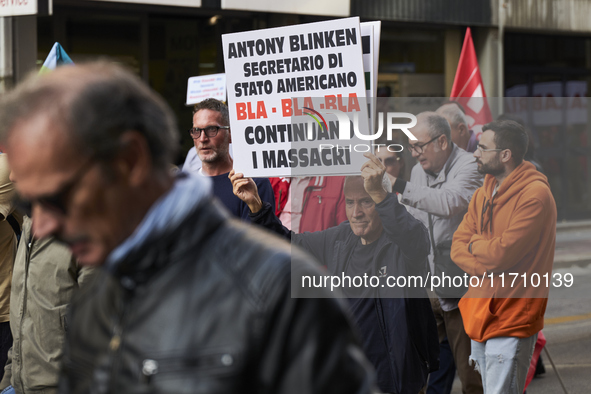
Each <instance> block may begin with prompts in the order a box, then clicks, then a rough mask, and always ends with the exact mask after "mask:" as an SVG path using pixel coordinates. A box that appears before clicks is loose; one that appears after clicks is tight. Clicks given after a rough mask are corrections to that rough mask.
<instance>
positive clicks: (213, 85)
mask: <svg viewBox="0 0 591 394" xmlns="http://www.w3.org/2000/svg"><path fill="white" fill-rule="evenodd" d="M207 98H214V99H218V100H220V101H226V74H211V75H201V76H199V77H191V78H189V81H188V83H187V102H186V104H187V105H192V104H197V103H198V102H200V101H203V100H205V99H207Z"/></svg>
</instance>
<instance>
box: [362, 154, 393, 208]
mask: <svg viewBox="0 0 591 394" xmlns="http://www.w3.org/2000/svg"><path fill="white" fill-rule="evenodd" d="M363 155H364V156H365V157H367V158H368V159H369V160H368V161H366V162H365V163H364V164H363V165H362V166H361V177H362V178H363V187H364V188H365V191H366V192H367V193H368V194H369V196H370V197H371V199H372V200H373V201H374V202H375V203H376V204H379V203H381V202H382V201H384V199H385V198H386V197H387V196H388V192H387V191H386V190H385V189H384V186H383V184H382V182H383V179H384V174H385V172H386V167H385V166H384V164H383V163H382V162H381V161H380V159H378V158H377V157H376V156H375V155H373V154H371V153H369V152H367V153H364V154H363Z"/></svg>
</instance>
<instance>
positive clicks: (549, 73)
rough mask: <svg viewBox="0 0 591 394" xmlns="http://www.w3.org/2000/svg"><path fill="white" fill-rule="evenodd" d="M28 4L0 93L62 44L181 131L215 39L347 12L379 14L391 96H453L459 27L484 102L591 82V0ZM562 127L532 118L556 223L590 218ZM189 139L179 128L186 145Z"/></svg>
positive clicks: (582, 162)
mask: <svg viewBox="0 0 591 394" xmlns="http://www.w3.org/2000/svg"><path fill="white" fill-rule="evenodd" d="M25 3H26V4H29V5H30V4H32V3H34V1H33V0H26V1H25V0H23V1H12V0H7V1H6V2H0V15H4V17H0V92H1V91H3V90H7V89H10V87H11V86H13V85H14V84H16V83H18V81H19V80H21V79H22V78H24V76H25V75H26V73H27V72H30V71H32V70H35V69H36V68H38V67H40V65H41V64H42V62H43V60H44V59H45V57H46V56H47V54H48V52H49V50H50V49H51V47H52V45H53V43H54V42H56V41H57V42H59V43H60V44H61V45H62V46H63V47H64V49H65V50H66V52H67V53H68V54H69V55H70V57H71V58H72V60H73V61H74V62H83V61H87V60H93V59H97V58H107V59H110V60H114V61H116V62H120V63H122V64H125V65H126V66H128V67H130V68H131V69H133V70H135V72H136V73H137V74H138V75H139V76H141V78H142V79H144V80H145V81H147V82H148V83H149V84H150V85H151V86H152V87H153V88H154V89H155V90H157V91H158V92H159V93H160V94H162V95H163V97H164V98H165V99H166V100H167V101H168V103H169V104H170V105H171V107H172V108H173V110H174V111H175V113H176V115H177V117H178V120H179V128H180V129H181V130H185V129H188V128H189V127H190V126H191V124H190V122H191V109H190V108H189V107H187V106H186V105H185V97H186V89H187V79H188V78H189V77H192V76H197V75H206V74H213V73H218V72H224V65H223V54H222V47H221V35H222V34H224V33H230V32H240V31H246V30H253V29H260V28H267V27H277V26H284V25H292V24H299V23H307V22H315V21H321V20H326V19H332V18H339V17H347V16H359V17H360V18H361V20H363V21H366V20H367V21H369V20H381V21H382V31H381V44H380V45H381V48H380V65H379V79H378V81H379V82H378V85H379V86H388V87H389V88H390V92H391V94H392V96H395V97H416V96H420V97H425V96H427V97H428V96H431V97H445V96H447V95H449V93H450V91H451V86H452V84H453V79H454V76H455V71H456V68H457V63H458V59H459V55H460V51H461V47H462V42H463V38H464V34H465V30H466V27H471V29H472V34H473V37H474V43H475V47H476V51H477V54H478V59H479V63H480V69H481V73H482V77H483V80H484V87H485V90H486V94H487V96H488V97H504V96H507V97H513V96H520V97H523V96H527V97H548V96H552V97H581V98H582V99H583V100H584V98H585V97H588V95H589V89H588V86H589V83H590V82H591V22H590V21H589V19H588V17H587V16H588V15H590V14H591V2H588V1H571V0H537V1H535V2H526V1H517V0H505V1H503V0H449V1H445V2H443V1H439V0H397V1H391V0H350V1H342V0H323V1H320V2H318V1H316V2H313V1H302V2H297V3H293V2H289V3H290V4H287V3H288V2H270V1H265V0H249V1H244V0H242V1H241V0H53V1H51V0H37V2H36V4H37V9H36V10H35V11H34V12H32V11H30V10H25V11H19V10H15V8H16V6H14V5H13V6H12V9H8V8H7V7H10V4H17V5H18V4H25ZM291 3H293V4H291ZM2 4H4V5H6V4H8V6H6V7H4V6H3V5H2ZM3 8H4V9H3ZM19 12H20V13H21V14H22V15H21V14H19ZM11 15H12V16H11ZM565 102H566V101H565ZM582 103H583V105H584V106H586V105H587V104H586V100H584V101H583V102H582ZM510 108H512V107H511V105H508V106H507V107H506V109H510ZM497 115H498V114H497ZM534 123H535V122H534ZM564 123H565V122H556V123H555V124H553V123H552V122H550V123H549V124H542V125H539V124H533V123H532V124H530V128H531V131H532V135H533V139H534V142H535V148H536V156H537V159H538V161H539V162H540V164H541V165H542V167H543V168H544V171H545V173H546V175H547V176H548V178H549V180H550V183H551V185H552V190H553V192H554V196H555V198H556V201H557V204H558V207H559V219H561V220H573V219H591V195H590V194H591V148H590V147H589V136H590V130H589V126H588V125H587V123H586V119H585V122H579V123H577V124H569V125H566V124H564ZM190 145H191V140H190V139H189V136H188V135H186V133H183V148H184V152H186V150H187V149H188V148H189V147H190ZM179 161H181V158H180V157H179Z"/></svg>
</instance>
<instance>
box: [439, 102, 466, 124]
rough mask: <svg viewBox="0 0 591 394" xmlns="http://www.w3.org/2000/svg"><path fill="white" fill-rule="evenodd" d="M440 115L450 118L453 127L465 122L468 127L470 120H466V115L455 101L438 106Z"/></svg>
mask: <svg viewBox="0 0 591 394" xmlns="http://www.w3.org/2000/svg"><path fill="white" fill-rule="evenodd" d="M436 112H437V113H438V114H439V115H443V116H444V117H446V118H447V119H448V120H449V123H450V124H451V127H452V128H456V127H458V126H459V125H461V124H463V125H464V126H466V128H468V121H467V120H466V115H465V114H464V112H462V110H461V109H460V108H459V107H458V106H457V105H456V104H454V103H448V104H444V105H442V106H441V107H439V108H437V111H436Z"/></svg>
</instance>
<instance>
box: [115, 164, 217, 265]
mask: <svg viewBox="0 0 591 394" xmlns="http://www.w3.org/2000/svg"><path fill="white" fill-rule="evenodd" d="M210 193H211V182H210V180H209V179H208V178H206V177H199V176H190V175H187V174H185V173H181V174H180V175H179V176H178V178H177V179H176V181H175V183H174V185H173V187H172V188H171V189H170V190H169V191H168V193H166V194H165V195H163V196H162V197H161V198H160V199H159V200H158V201H156V203H154V205H153V206H152V207H151V208H150V210H149V211H148V213H147V214H146V216H145V217H144V219H143V220H142V222H141V223H140V225H139V226H138V227H137V228H136V230H135V231H134V233H133V234H132V235H131V236H130V237H129V238H127V239H126V240H125V241H124V242H123V243H121V244H120V245H119V246H118V247H117V248H115V249H114V250H113V251H112V252H111V254H110V255H109V256H108V258H107V260H106V263H105V268H106V269H107V271H109V272H111V273H112V274H117V273H118V272H121V271H122V269H123V271H130V268H131V267H130V263H129V262H130V261H134V260H137V259H142V256H146V255H148V254H149V252H148V251H150V250H153V249H154V247H156V246H157V245H161V244H162V242H163V241H164V240H166V239H167V238H169V237H170V236H171V234H174V233H176V232H177V231H178V229H179V227H181V225H182V223H183V222H185V221H187V220H188V218H189V217H193V216H194V213H195V212H196V211H199V210H200V209H202V206H203V205H204V203H205V202H206V201H208V200H209V198H208V196H209V195H210ZM191 238H194V237H191ZM124 267H125V269H124Z"/></svg>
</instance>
